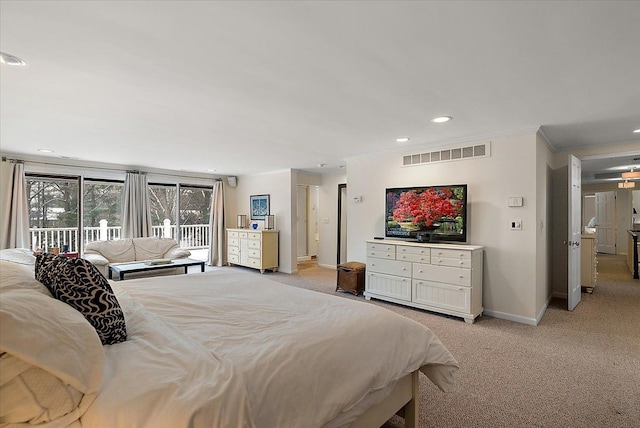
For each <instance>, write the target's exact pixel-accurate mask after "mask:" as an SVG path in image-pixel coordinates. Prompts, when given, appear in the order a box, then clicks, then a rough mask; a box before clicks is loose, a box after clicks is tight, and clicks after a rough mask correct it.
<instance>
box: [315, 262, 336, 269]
mask: <svg viewBox="0 0 640 428" xmlns="http://www.w3.org/2000/svg"><path fill="white" fill-rule="evenodd" d="M318 267H321V268H325V269H333V270H336V269H338V267H337V266H336V265H327V264H324V263H318Z"/></svg>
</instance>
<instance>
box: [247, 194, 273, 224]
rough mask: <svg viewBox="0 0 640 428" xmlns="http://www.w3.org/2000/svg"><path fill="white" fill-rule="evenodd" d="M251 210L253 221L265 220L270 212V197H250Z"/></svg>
mask: <svg viewBox="0 0 640 428" xmlns="http://www.w3.org/2000/svg"><path fill="white" fill-rule="evenodd" d="M249 208H250V209H251V220H264V218H265V216H268V215H269V214H270V212H269V195H251V196H249Z"/></svg>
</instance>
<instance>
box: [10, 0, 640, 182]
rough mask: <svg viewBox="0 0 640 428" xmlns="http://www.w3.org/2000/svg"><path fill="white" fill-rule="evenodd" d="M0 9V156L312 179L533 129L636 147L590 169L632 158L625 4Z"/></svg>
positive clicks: (562, 144) (636, 88)
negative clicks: (358, 163) (381, 155)
mask: <svg viewBox="0 0 640 428" xmlns="http://www.w3.org/2000/svg"><path fill="white" fill-rule="evenodd" d="M0 19H1V21H0V50H1V51H2V52H5V53H9V54H12V55H15V56H18V57H20V58H22V59H24V60H25V61H26V62H27V65H26V66H24V67H11V66H8V65H5V64H3V65H2V66H1V74H0V84H1V87H0V90H1V92H0V120H1V126H0V144H1V149H2V151H3V153H13V154H23V155H42V153H39V152H38V149H50V150H53V151H54V152H53V153H51V154H48V155H46V156H51V157H53V158H57V159H59V158H60V157H65V158H71V159H76V158H77V159H80V160H83V161H96V162H107V163H117V164H124V165H129V166H137V167H150V168H163V169H172V170H184V171H195V172H202V173H212V174H218V175H229V174H230V175H243V174H249V173H262V172H268V171H276V170H283V169H289V168H295V169H301V170H307V171H316V172H319V171H328V170H336V171H338V170H339V169H338V168H339V167H340V166H344V165H345V159H346V158H349V157H353V156H359V155H363V154H366V153H372V152H391V151H397V150H401V151H403V150H406V152H412V151H413V150H415V148H416V147H424V146H434V147H437V146H443V145H447V144H453V143H456V142H460V141H473V140H474V139H475V140H476V141H477V140H478V139H489V138H494V137H496V136H501V135H508V134H517V133H521V132H533V131H534V130H536V129H538V128H540V127H542V129H543V131H544V134H545V135H546V136H547V138H548V139H549V140H550V141H549V142H550V144H551V146H552V148H553V149H554V150H558V151H562V150H568V149H580V148H590V147H595V146H604V145H619V144H635V143H636V142H637V143H638V154H636V155H634V154H633V153H631V154H630V153H626V154H625V156H626V157H625V158H624V159H622V158H619V159H618V158H617V156H613V158H614V159H616V160H615V161H608V162H609V163H611V162H613V163H615V164H616V165H621V164H622V163H623V162H629V161H630V162H634V163H635V165H637V166H638V167H640V161H638V160H636V161H634V160H633V159H634V158H636V157H638V156H640V134H634V133H633V130H635V129H638V128H640V75H639V74H638V73H639V72H638V70H640V51H639V48H638V42H639V41H640V25H638V22H640V2H610V1H607V2H483V1H476V2H418V1H410V2H398V1H394V2H386V1H375V2H373V1H353V2H328V1H327V2H322V1H315V2H222V1H215V2H214V1H175V2H174V1H136V2H121V1H117V2H116V1H90V2H76V1H42V2H40V1H7V0H3V1H2V2H1V3H0ZM439 115H449V116H452V117H453V120H452V121H450V122H448V123H445V124H434V123H432V122H431V119H432V118H434V117H436V116H439ZM402 136H408V137H410V140H409V142H408V143H403V144H399V143H397V142H396V138H397V137H402ZM610 157H612V156H607V158H610ZM602 161H604V160H602V159H598V160H596V159H592V160H590V161H586V163H584V165H583V169H584V170H585V173H588V174H594V175H595V174H596V173H598V171H599V170H600V168H601V166H600V164H599V162H602ZM318 164H324V166H323V168H320V167H318ZM616 165H610V166H616Z"/></svg>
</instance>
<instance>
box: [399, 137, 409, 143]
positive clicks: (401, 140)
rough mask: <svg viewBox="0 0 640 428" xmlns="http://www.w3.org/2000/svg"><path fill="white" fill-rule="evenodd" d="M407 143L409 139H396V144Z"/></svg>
mask: <svg viewBox="0 0 640 428" xmlns="http://www.w3.org/2000/svg"><path fill="white" fill-rule="evenodd" d="M407 141H409V137H398V138H396V142H398V143H406V142H407Z"/></svg>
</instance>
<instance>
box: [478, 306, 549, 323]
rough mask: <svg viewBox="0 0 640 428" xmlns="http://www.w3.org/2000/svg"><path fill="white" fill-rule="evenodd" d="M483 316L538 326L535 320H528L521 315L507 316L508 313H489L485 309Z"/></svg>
mask: <svg viewBox="0 0 640 428" xmlns="http://www.w3.org/2000/svg"><path fill="white" fill-rule="evenodd" d="M482 314H483V315H486V316H489V317H493V318H500V319H503V320H507V321H513V322H518V323H520V324H527V325H533V326H536V325H538V323H537V321H536V319H535V318H527V317H523V316H520V315H514V314H507V313H504V312H498V311H489V310H487V309H485V310H484V312H483V313H482Z"/></svg>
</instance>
